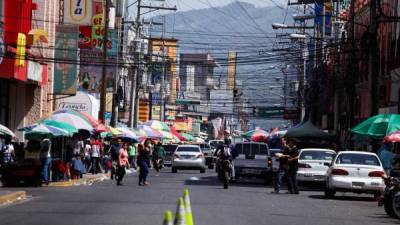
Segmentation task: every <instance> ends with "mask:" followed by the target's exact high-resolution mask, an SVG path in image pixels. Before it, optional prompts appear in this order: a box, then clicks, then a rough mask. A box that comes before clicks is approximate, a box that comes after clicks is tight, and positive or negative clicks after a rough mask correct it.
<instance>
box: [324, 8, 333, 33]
mask: <svg viewBox="0 0 400 225" xmlns="http://www.w3.org/2000/svg"><path fill="white" fill-rule="evenodd" d="M324 10H325V35H326V36H331V34H332V12H333V7H332V2H326V3H325V4H324Z"/></svg>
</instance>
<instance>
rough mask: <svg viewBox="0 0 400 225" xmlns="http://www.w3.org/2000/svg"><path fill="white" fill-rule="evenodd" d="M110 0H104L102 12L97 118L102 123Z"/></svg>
mask: <svg viewBox="0 0 400 225" xmlns="http://www.w3.org/2000/svg"><path fill="white" fill-rule="evenodd" d="M109 6H110V0H105V5H103V13H104V18H103V21H104V34H103V66H102V76H101V81H102V82H101V93H100V112H99V120H100V121H101V122H102V123H105V115H104V114H105V112H106V97H107V85H106V77H107V44H106V43H107V41H108V22H109V18H108V17H109V14H110V9H109Z"/></svg>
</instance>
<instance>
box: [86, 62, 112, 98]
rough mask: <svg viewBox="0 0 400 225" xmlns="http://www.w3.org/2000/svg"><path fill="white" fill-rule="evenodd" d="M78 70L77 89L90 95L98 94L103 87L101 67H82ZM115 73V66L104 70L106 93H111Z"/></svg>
mask: <svg viewBox="0 0 400 225" xmlns="http://www.w3.org/2000/svg"><path fill="white" fill-rule="evenodd" d="M79 69H80V71H79V88H80V89H83V90H87V91H88V92H91V93H100V92H101V87H102V85H103V80H102V74H103V67H102V66H101V65H82V66H80V68H79ZM116 71H117V68H116V67H115V66H108V67H107V68H106V81H105V84H106V89H107V92H112V91H113V87H114V79H115V76H116Z"/></svg>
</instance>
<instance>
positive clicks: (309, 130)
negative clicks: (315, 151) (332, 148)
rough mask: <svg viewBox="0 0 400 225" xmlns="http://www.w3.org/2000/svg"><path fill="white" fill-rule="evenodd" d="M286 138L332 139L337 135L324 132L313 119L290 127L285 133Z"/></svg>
mask: <svg viewBox="0 0 400 225" xmlns="http://www.w3.org/2000/svg"><path fill="white" fill-rule="evenodd" d="M285 137H286V138H299V139H301V138H304V139H305V138H307V139H323V140H332V139H334V138H335V135H333V134H329V133H326V132H324V131H323V130H321V129H319V128H317V127H316V126H315V125H314V124H312V123H311V121H306V122H303V123H301V124H299V125H297V126H295V127H292V128H290V129H289V130H288V131H287V133H286V134H285Z"/></svg>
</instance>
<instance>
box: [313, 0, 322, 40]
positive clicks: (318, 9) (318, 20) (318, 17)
mask: <svg viewBox="0 0 400 225" xmlns="http://www.w3.org/2000/svg"><path fill="white" fill-rule="evenodd" d="M323 14H324V5H323V3H321V2H316V3H315V19H314V24H315V26H316V29H317V32H319V33H321V34H322V25H323V24H324V19H323Z"/></svg>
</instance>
